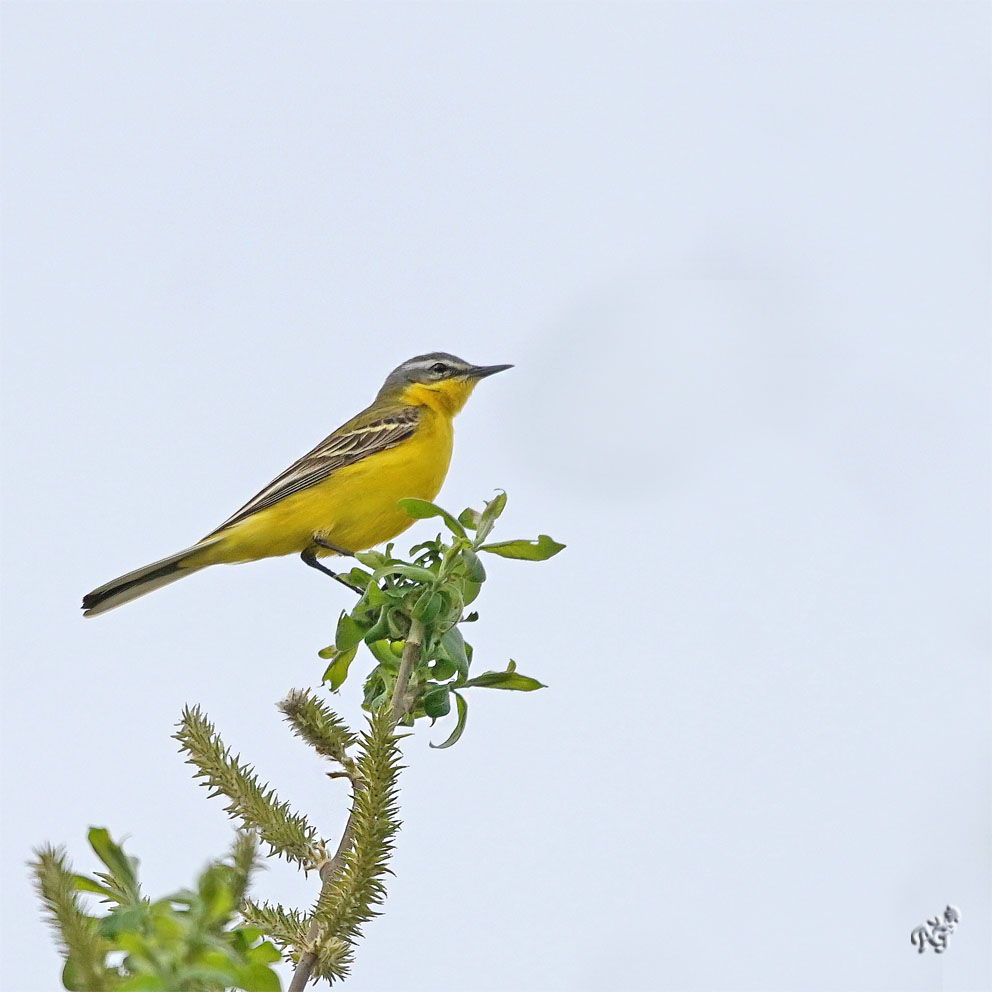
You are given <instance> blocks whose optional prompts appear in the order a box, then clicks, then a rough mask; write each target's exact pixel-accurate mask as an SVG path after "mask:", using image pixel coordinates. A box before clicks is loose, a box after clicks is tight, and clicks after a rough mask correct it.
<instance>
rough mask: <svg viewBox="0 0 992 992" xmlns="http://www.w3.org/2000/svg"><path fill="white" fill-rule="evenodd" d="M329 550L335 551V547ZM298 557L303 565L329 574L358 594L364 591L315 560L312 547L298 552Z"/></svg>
mask: <svg viewBox="0 0 992 992" xmlns="http://www.w3.org/2000/svg"><path fill="white" fill-rule="evenodd" d="M320 546H321V547H324V545H320ZM330 550H332V551H336V550H337V549H336V548H332V549H330ZM300 558H302V559H303V563H304V564H305V565H309V566H310V567H311V568H315V569H317V571H318V572H323V573H324V575H329V576H330V577H331V578H332V579H336V580H337V581H338V582H340V583H341V585H343V586H347V587H348V588H349V589H351V590H352V592H357V593H358V595H359V596H361V594H362V593H363V592H364V591H365V590H363V589H359V588H358V586H356V585H353V584H352V583H350V582H349V581H348V580H347V579H346V578H344V576H342V575H338V573H337V572H332V571H331V570H330V569H329V568H328V567H327V566H326V565H321V563H320V562H319V561H317V555H316V553H315V552H314V550H313V548H307V549H306V551H304V552H302V553H301V554H300Z"/></svg>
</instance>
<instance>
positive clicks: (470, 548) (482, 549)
mask: <svg viewBox="0 0 992 992" xmlns="http://www.w3.org/2000/svg"><path fill="white" fill-rule="evenodd" d="M400 506H401V507H402V508H403V509H404V510H406V512H407V514H409V515H410V516H411V517H413V518H415V519H428V518H432V517H440V518H441V520H442V521H443V523H444V525H445V526H446V528H447V530H448V531H449V533H450V538H449V539H448V540H447V541H444V540H442V537H441V535H440V534H438V535H437V537H435V538H434V539H433V540H431V541H425V542H424V543H422V544H418V545H416V546H415V547H413V548H411V549H410V555H411V559H410V560H409V561H404V560H403V559H400V558H396V557H394V555H393V547H394V545H392V544H390V545H388V546H387V547H386V550H385V551H384V552H380V551H365V552H359V553H358V554H356V555H355V558H356V559H357V561H358V562H359V566H365V567H364V568H363V567H359V566H355V567H354V568H352V569H351V570H350V571H349V572H348V573H346V574H345V575H344V576H343V578H346V579H347V581H348V582H350V583H351V584H352V585H354V586H356V587H357V588H359V589H361V590H362V593H361V596H360V597H359V600H358V602H357V603H356V604H355V606H354V608H353V609H352V610H351V611H349V612H344V613H342V614H341V616H340V618H339V620H338V625H337V630H336V632H335V637H334V643H333V644H332V645H330V646H329V647H326V648H324V649H323V651H321V652H320V655H321V657H323V658H326V659H328V660H329V662H330V663H329V664H328V666H327V669H326V670H325V672H324V681H325V682H326V683H328V684H329V686H330V688H331V689H332V690H335V691H336V690H337V689H338V688H340V686H341V685H342V684H343V683H344V681H345V679H346V678H347V677H348V671H349V669H350V667H351V664H352V662H353V661H354V659H355V657H356V655H357V654H358V651H359V648H360V647H361V646H362V644H363V643H364V644H365V646H366V647H367V648H368V650H369V652H370V653H371V655H372V657H373V659H374V660H375V662H376V665H375V667H374V668H373V669H372V671H371V672H370V673H369V674H368V676H367V677H366V680H365V691H364V701H363V705H364V707H365V709H367V710H369V711H370V712H376V711H377V710H378V709H380V708H381V707H383V706H384V705H386V704H387V703H388V702H389V700H391V698H392V695H393V689H394V686H395V684H396V677H397V674H398V672H399V668H400V660H401V658H402V656H403V649H404V647H405V645H406V640H407V638H408V636H409V635H410V631H411V627H412V625H413V623H414V622H415V621H418V622H419V628H421V629H422V630H423V631H424V634H423V637H422V643H421V645H420V648H421V650H420V653H419V661H418V663H417V665H416V667H415V669H414V671H413V673H412V675H411V678H410V683H409V686H408V689H407V693H408V705H407V707H406V710H405V714H404V716H403V719H402V721H401V722H402V723H404V724H405V725H407V726H410V725H412V724H413V723H414V722H415V721H416V720H418V719H421V718H423V717H426V718H428V719H429V720H430V721H431V723H432V724H433V722H434V721H435V720H437V719H438V718H439V717H443V716H447V715H448V714H449V713H450V712H451V708H452V701H454V706H455V710H456V717H457V719H456V722H455V727H454V730H453V731H452V732H451V734H450V736H449V737H448V739H447V740H446V741H444V743H443V744H440V745H437V746H438V747H450V746H451V745H452V744H454V743H455V742H456V741H457V740H458V739H459V738H460V737H461V734H462V731H463V730H464V728H465V721H466V717H467V714H468V703H467V701H466V699H465V696H464V695H463V692H464V690H466V689H471V688H490V689H512V690H517V691H523V692H529V691H532V690H534V689H541V688H544V686H543V683H541V682H538V681H537V679H534V678H531V677H529V676H526V675H522V674H520V673H519V672H517V671H516V664H515V663H514V662H513V661H511V662H510V663H509V665H508V666H507V668H506V669H505V670H504V671H498V672H486V673H484V674H483V675H480V676H476V677H474V678H473V677H471V676H470V668H471V665H472V654H473V650H472V645H471V644H469V643H468V642H467V641H466V640H465V638H464V637H463V636H462V633H461V630H460V629H459V625H460V624H462V623H470V622H472V621H474V620H477V619H478V613H476V612H474V611H473V612H470V613H466V609H467V607H469V606H470V605H471V604H472V603H474V602H475V600H476V599H477V598H478V596H479V593H480V591H481V589H482V584H483V583H484V582H485V581H486V569H485V567H484V565H483V563H482V558H481V555H482V554H491V555H498V556H500V557H502V558H517V559H521V560H524V561H543V560H545V559H547V558H550V557H552V556H553V555H555V554H557V553H558V552H559V551H561V550H562V548H563V547H564V545H563V544H559V543H557V542H556V541H553V540H552V539H551V538H550V537H548V535H547V534H542V535H541V536H540V537H539V538H538V539H537V540H536V541H527V540H517V541H502V542H497V543H491V542H489V541H488V540H487V539H488V537H489V535H490V533H491V532H492V529H493V526H494V525H495V523H496V521H497V519H498V518H499V517H500V515H501V514H502V512H503V510H504V508H505V507H506V494H505V493H499V494H498V495H497V496H496V497H495V498H494V499H492V500H489V501H488V502H487V503H486V504H485V507H484V508H483V509H482V510H481V511H477V510H473V509H466V510H463V511H462V512H461V513H460V514H458V516H457V517H456V516H454V515H453V514H451V513H449V512H448V511H447V510H445V509H442V508H441V507H440V506H437V505H436V504H435V503H431V502H429V501H427V500H423V499H412V498H410V499H403V500H400ZM432 746H433V745H432Z"/></svg>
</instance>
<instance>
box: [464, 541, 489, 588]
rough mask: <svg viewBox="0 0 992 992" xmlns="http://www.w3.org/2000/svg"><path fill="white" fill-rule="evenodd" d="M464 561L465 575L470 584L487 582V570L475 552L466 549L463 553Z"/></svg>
mask: <svg viewBox="0 0 992 992" xmlns="http://www.w3.org/2000/svg"><path fill="white" fill-rule="evenodd" d="M462 560H463V561H464V562H465V575H466V577H467V578H468V580H469V581H470V582H476V583H479V582H485V581H486V570H485V568H484V567H483V565H482V562H481V561H480V560H479V556H478V555H477V554H476V553H475V552H474V551H469V550H468V549H467V548H466V549H465V550H464V551H463V552H462Z"/></svg>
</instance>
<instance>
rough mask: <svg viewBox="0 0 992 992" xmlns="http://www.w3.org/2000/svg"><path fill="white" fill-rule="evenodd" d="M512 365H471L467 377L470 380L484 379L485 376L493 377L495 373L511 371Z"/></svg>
mask: <svg viewBox="0 0 992 992" xmlns="http://www.w3.org/2000/svg"><path fill="white" fill-rule="evenodd" d="M512 368H513V366H512V365H473V366H472V368H471V369H469V371H468V373H467V375H468V377H469V378H470V379H485V378H486V376H490V375H495V374H496V373H497V372H505V371H506V370H507V369H512Z"/></svg>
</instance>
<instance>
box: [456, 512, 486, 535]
mask: <svg viewBox="0 0 992 992" xmlns="http://www.w3.org/2000/svg"><path fill="white" fill-rule="evenodd" d="M480 519H482V514H481V513H479V511H478V510H473V509H472V507H470V506H466V507H465V509H464V510H462V512H461V513H459V514H458V522H459V523H460V524H461V525H462V526H463V527H467V528H468V529H469V530H475V528H476V527H478V526H479V520H480Z"/></svg>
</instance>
